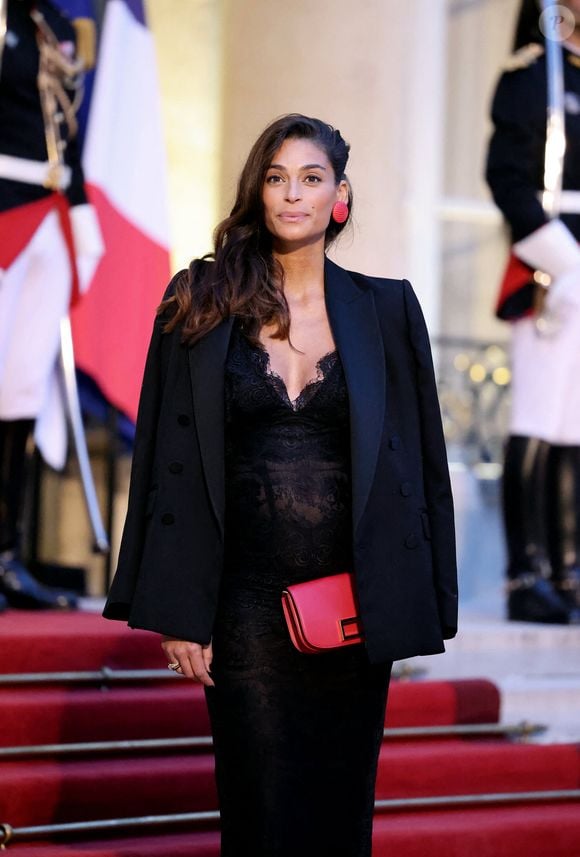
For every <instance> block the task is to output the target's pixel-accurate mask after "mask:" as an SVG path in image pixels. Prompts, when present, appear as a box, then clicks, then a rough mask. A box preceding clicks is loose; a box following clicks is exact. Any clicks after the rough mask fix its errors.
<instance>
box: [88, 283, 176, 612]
mask: <svg viewBox="0 0 580 857" xmlns="http://www.w3.org/2000/svg"><path fill="white" fill-rule="evenodd" d="M182 273H183V272H179V273H178V274H176V275H175V276H174V277H173V279H172V280H171V282H170V283H169V286H168V287H167V289H166V291H165V294H164V296H163V299H165V298H167V297H170V296H171V295H172V294H173V291H174V287H175V283H176V281H177V279H178V278H179V277H180V276H181V274H182ZM164 323H165V319H164V318H163V317H161V316H157V317H156V319H155V321H154V324H153V333H152V335H151V340H150V343H149V350H148V352H147V359H146V362H145V370H144V373H143V382H142V385H141V394H140V398H139V408H138V412H137V422H136V426H135V443H134V447H133V460H132V463H131V479H130V483H129V502H128V507H127V517H126V519H125V525H124V528H123V536H122V538H121V547H120V550H119V560H118V563H117V570H116V572H115V577H114V579H113V582H112V584H111V588H110V590H109V595H108V598H107V602H106V604H105V607H104V610H103V616H104V617H105V618H106V619H121V620H123V621H127V620H128V618H129V613H130V611H131V603H132V600H133V593H134V591H135V585H136V582H137V577H138V575H139V568H140V565H141V555H142V551H143V544H144V537H145V516H146V512H147V505H148V499H149V494H150V493H151V492H152V491H154V490H155V484H154V483H155V474H154V457H155V442H156V437H157V423H158V417H159V411H160V407H161V398H162V395H163V385H164V381H165V376H166V373H167V363H168V351H169V347H170V340H171V339H172V335H171V334H164V333H163V325H164Z"/></svg>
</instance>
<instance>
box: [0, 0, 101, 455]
mask: <svg viewBox="0 0 580 857" xmlns="http://www.w3.org/2000/svg"><path fill="white" fill-rule="evenodd" d="M31 8H34V9H35V10H36V11H37V12H40V13H41V15H42V16H43V18H44V21H45V22H46V25H47V26H48V28H49V30H50V31H51V32H52V33H53V34H54V36H55V37H56V39H55V45H56V46H57V49H58V51H59V52H60V53H61V54H62V57H63V58H64V59H65V60H66V61H67V62H68V63H70V64H71V68H72V69H74V68H75V65H74V63H75V31H74V28H73V26H72V24H71V23H70V22H69V21H68V20H67V19H66V18H65V17H64V16H63V15H62V14H61V13H60V12H59V11H58V9H57V8H56V7H55V6H53V4H52V3H50V2H48V0H40V2H36V3H34V4H31V3H30V2H26V0H9V2H8V16H7V32H6V37H5V43H4V50H3V53H2V65H1V68H0V233H1V236H2V239H1V241H0V420H9V421H13V420H20V419H37V418H39V417H40V418H41V424H40V426H37V430H38V429H40V431H41V432H42V429H43V425H44V426H47V425H48V424H49V423H50V424H52V426H54V424H55V408H54V407H53V406H54V401H53V399H54V386H53V384H52V378H53V370H54V366H55V364H56V360H57V355H58V349H59V336H60V333H59V326H60V320H61V319H62V318H63V317H64V316H66V315H67V313H68V308H69V304H70V300H71V296H72V294H73V292H74V291H75V290H76V289H78V285H79V284H78V279H77V265H76V261H75V256H76V255H77V254H78V252H79V249H80V246H81V245H82V244H83V241H84V242H85V243H87V237H86V236H87V233H86V231H85V232H83V225H84V226H85V227H86V225H87V224H88V226H89V229H90V230H91V231H92V232H93V233H94V224H95V221H94V212H93V210H92V207H90V206H89V205H88V204H87V197H86V193H85V187H84V179H83V173H82V168H81V163H80V157H79V151H78V146H77V141H76V138H75V136H74V110H72V109H71V111H70V113H69V114H68V117H67V115H66V114H67V110H66V109H63V107H62V105H61V104H60V103H58V102H56V101H55V102H54V103H55V104H56V105H57V109H56V110H54V111H53V116H52V117H51V118H52V121H53V122H54V124H55V125H56V126H58V137H59V138H60V140H61V141H62V143H60V144H58V145H61V147H62V149H63V150H64V151H63V155H64V157H63V158H62V160H63V161H64V163H63V165H62V167H61V168H60V170H59V171H57V172H56V173H55V171H54V170H53V169H52V168H51V166H50V165H49V163H48V160H49V153H48V149H47V133H46V126H47V119H46V115H45V114H46V107H45V112H44V114H43V105H42V102H41V93H40V90H39V83H38V75H39V58H40V49H39V27H38V24H37V23H36V22H35V21H34V20H33V18H32V17H31ZM40 41H42V39H40ZM54 68H55V64H54V63H53V62H51V60H50V57H49V59H48V65H47V67H45V68H43V69H41V71H43V72H44V73H46V72H48V74H49V75H52V78H53V83H54V90H56V89H57V88H58V87H59V86H62V87H63V89H64V93H63V95H64V96H66V98H65V99H63V103H64V104H65V106H66V104H67V101H70V102H72V101H73V100H74V96H75V92H74V89H73V88H71V87H73V86H74V85H76V84H77V83H79V82H80V78H79V76H78V74H77V75H74V74H71V76H70V79H69V78H68V77H67V75H66V74H65V73H63V72H62V71H61V72H60V73H59V71H55V72H54V73H53V69H54ZM77 71H78V69H77ZM67 86H68V88H67V89H65V87H67ZM67 119H72V122H71V121H67ZM71 126H72V127H71ZM50 185H52V186H50ZM71 206H72V207H73V208H71ZM71 212H72V214H71ZM88 242H89V243H91V242H92V238H91V237H89V239H88ZM97 243H98V236H97ZM97 251H98V248H97ZM51 406H52V407H51ZM58 410H60V408H59V409H58ZM43 421H44V422H43ZM58 422H59V423H60V432H58V433H57V436H56V437H55V436H54V433H52V441H51V440H46V441H45V442H44V443H42V442H41V443H40V446H41V449H42V451H43V452H44V454H45V458H47V459H48V460H49V462H50V463H51V464H53V465H55V466H59V465H60V466H62V464H63V455H64V436H63V430H64V425H63V421H62V420H59V421H58ZM37 434H38V431H37ZM44 434H45V436H46V438H51V432H50V431H45V433H44Z"/></svg>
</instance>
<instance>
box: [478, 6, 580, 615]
mask: <svg viewBox="0 0 580 857" xmlns="http://www.w3.org/2000/svg"><path fill="white" fill-rule="evenodd" d="M561 5H562V6H564V7H566V8H567V9H568V22H569V21H570V20H571V22H572V23H573V22H574V21H575V22H576V27H575V29H573V30H572V32H567V33H565V34H563V35H566V38H565V40H564V38H563V37H562V42H563V44H562V54H563V56H562V60H563V75H562V84H563V88H564V107H565V131H566V147H565V155H564V159H563V174H562V184H563V189H564V194H563V195H562V198H561V202H560V206H559V212H558V216H557V217H553V218H552V219H550V218H549V215H548V213H547V212H546V211H545V210H544V208H543V207H542V204H541V201H540V200H541V197H542V191H543V189H544V176H549V175H552V174H553V166H552V167H551V169H550V170H549V171H548V170H545V156H546V121H547V109H548V82H547V63H546V52H545V48H544V38H543V35H542V33H541V26H540V25H541V21H540V4H539V3H538V2H536V0H524V2H523V3H522V5H521V8H520V16H519V21H518V26H517V31H516V40H515V48H516V50H515V53H514V54H513V55H512V57H511V58H510V59H509V61H508V63H507V67H506V69H505V70H504V72H503V74H502V75H501V77H500V79H499V82H498V85H497V88H496V91H495V94H494V98H493V106H492V121H493V124H494V130H493V134H492V137H491V139H490V143H489V152H488V158H487V168H486V178H487V182H488V184H489V186H490V188H491V191H492V193H493V196H494V199H495V202H496V204H497V205H498V207H499V208H500V209H501V211H502V213H503V215H504V217H505V219H506V221H507V223H508V225H509V227H510V231H511V237H512V242H513V246H512V256H511V259H510V262H509V264H508V267H507V270H506V273H505V276H504V280H503V283H502V286H501V290H500V294H499V299H498V304H497V315H498V317H499V318H501V319H505V320H508V321H510V322H511V328H512V369H513V384H512V413H511V421H510V433H509V434H510V436H509V438H508V440H507V444H506V451H505V460H504V477H503V500H504V502H503V506H504V523H505V530H506V541H507V548H508V567H507V577H508V587H507V588H508V611H507V612H508V618H509V619H512V620H516V621H528V622H549V623H557V624H566V625H567V624H577V623H579V622H580V388H579V387H578V374H579V373H580V247H579V246H578V241H579V240H580V0H563V2H562V3H561ZM562 21H564V17H563V16H562ZM546 282H551V284H550V286H549V288H548V290H547V292H546V290H545V289H543V288H541V287H540V286H539V285H538V283H543V284H544V285H545V284H546ZM538 295H539V296H540V303H541V302H542V300H543V298H544V297H545V307H544V311H543V313H542V318H540V319H538V311H539V304H538V300H537V299H538ZM549 318H553V319H557V320H558V321H557V323H556V324H553V323H551V324H550V325H549V326H548V329H547V330H545V329H544V330H542V329H541V324H542V321H544V323H545V321H546V320H547V319H549Z"/></svg>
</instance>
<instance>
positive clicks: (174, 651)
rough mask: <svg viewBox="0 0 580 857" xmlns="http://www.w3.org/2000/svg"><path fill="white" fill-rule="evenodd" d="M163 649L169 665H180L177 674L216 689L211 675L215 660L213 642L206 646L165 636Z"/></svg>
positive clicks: (162, 643) (162, 644)
mask: <svg viewBox="0 0 580 857" xmlns="http://www.w3.org/2000/svg"><path fill="white" fill-rule="evenodd" d="M161 648H162V649H163V651H164V652H165V656H166V657H167V663H168V664H179V669H176V672H180V673H182V674H183V675H184V676H186V678H191V679H193V681H200V682H201V683H202V684H205V685H207V687H215V683H214V681H213V679H212V677H211V675H210V674H209V668H210V666H211V662H212V659H213V651H212V644H211V642H209V643H208V644H207V645H206V646H204V645H201V644H200V643H190V642H189V641H188V640H179V639H177V638H176V637H167V636H163V637H162V642H161Z"/></svg>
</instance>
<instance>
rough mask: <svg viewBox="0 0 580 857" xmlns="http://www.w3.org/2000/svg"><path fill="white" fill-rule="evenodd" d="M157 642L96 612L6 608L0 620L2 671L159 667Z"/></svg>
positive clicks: (152, 636)
mask: <svg viewBox="0 0 580 857" xmlns="http://www.w3.org/2000/svg"><path fill="white" fill-rule="evenodd" d="M160 640H161V638H160V637H159V635H158V634H152V633H150V632H148V631H134V630H131V629H130V628H127V626H126V625H125V624H124V623H123V622H111V621H108V620H107V619H103V617H102V616H100V615H99V614H97V613H90V612H84V611H75V612H72V613H52V612H50V611H48V612H34V611H27V610H7V611H6V613H3V614H2V616H1V617H0V673H18V672H25V673H26V672H28V673H31V672H43V671H48V670H53V671H56V670H58V671H65V670H98V669H100V668H101V667H103V666H109V667H112V668H115V669H129V668H132V669H155V668H157V669H158V668H163V667H164V666H165V665H166V660H165V656H164V654H163V651H162V649H161V646H160Z"/></svg>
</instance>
